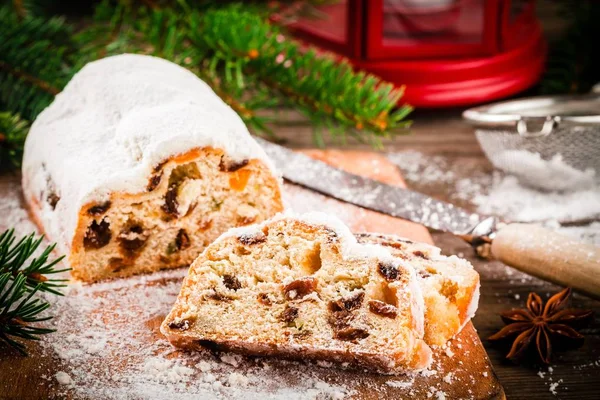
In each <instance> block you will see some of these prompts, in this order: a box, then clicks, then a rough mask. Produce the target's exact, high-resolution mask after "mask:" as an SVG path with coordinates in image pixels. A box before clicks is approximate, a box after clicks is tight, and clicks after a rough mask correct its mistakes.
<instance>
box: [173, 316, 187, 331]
mask: <svg viewBox="0 0 600 400" xmlns="http://www.w3.org/2000/svg"><path fill="white" fill-rule="evenodd" d="M191 324H192V321H190V320H189V319H182V320H179V321H173V322H171V323H170V324H169V328H171V329H179V330H180V331H187V330H188V329H190V326H191Z"/></svg>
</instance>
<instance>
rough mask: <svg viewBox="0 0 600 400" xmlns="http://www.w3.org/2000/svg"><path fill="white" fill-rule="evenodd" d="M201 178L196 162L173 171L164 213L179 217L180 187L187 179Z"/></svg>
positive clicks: (163, 207) (180, 166)
mask: <svg viewBox="0 0 600 400" xmlns="http://www.w3.org/2000/svg"><path fill="white" fill-rule="evenodd" d="M201 177H202V176H201V174H200V170H199V169H198V166H197V165H196V163H195V162H190V163H187V164H182V165H178V166H177V167H175V168H174V169H173V171H171V176H169V188H168V189H167V193H166V194H165V203H164V204H163V205H162V209H163V211H164V212H165V213H166V214H168V215H170V216H172V217H175V218H176V217H178V216H179V213H178V212H177V207H178V206H179V203H178V202H177V195H178V192H179V186H180V185H181V183H182V182H183V181H184V180H185V179H200V178H201Z"/></svg>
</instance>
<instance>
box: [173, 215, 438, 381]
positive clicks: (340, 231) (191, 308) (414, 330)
mask: <svg viewBox="0 0 600 400" xmlns="http://www.w3.org/2000/svg"><path fill="white" fill-rule="evenodd" d="M283 231H285V232H295V234H294V235H298V236H294V235H292V236H290V237H291V238H295V237H301V238H305V237H306V236H307V235H308V237H315V235H316V237H320V238H321V239H317V240H324V239H323V237H324V236H325V237H326V238H327V239H326V242H327V243H330V244H331V246H332V247H331V251H332V253H331V254H334V255H335V254H337V256H335V257H337V258H335V257H334V258H335V259H338V258H339V256H340V255H341V258H342V260H347V261H350V262H356V263H362V262H368V261H367V260H380V261H388V262H394V263H395V265H397V266H398V267H399V268H402V271H404V272H403V274H404V275H403V276H404V278H403V279H405V280H404V281H403V283H402V284H400V282H398V283H393V285H398V286H394V287H397V288H398V289H397V291H396V292H395V293H396V294H397V295H398V296H400V297H399V298H400V299H401V300H400V301H399V304H400V305H399V307H400V308H401V309H403V310H405V311H403V314H402V318H403V319H402V321H403V322H402V323H406V324H408V326H409V328H406V329H408V330H401V331H400V332H404V334H401V335H402V336H393V337H395V338H396V337H397V338H399V340H401V341H402V343H404V346H396V347H393V346H392V347H390V346H387V345H385V346H381V347H378V346H375V347H374V348H373V347H370V346H374V344H371V343H380V342H379V340H384V341H385V340H387V339H383V337H382V339H375V337H374V341H373V342H371V341H370V338H368V340H367V341H368V343H369V344H368V343H367V342H365V343H362V341H361V342H359V343H357V344H355V345H354V346H349V344H348V343H347V342H343V341H339V340H333V339H331V340H330V341H325V343H327V344H326V345H324V344H323V342H321V341H320V339H319V336H314V337H312V338H309V339H306V341H297V340H294V339H293V333H292V336H289V335H288V333H289V332H288V333H286V332H283V333H286V334H285V335H283V336H281V334H282V332H279V331H277V332H275V331H272V330H271V329H280V328H277V327H276V326H273V328H269V326H266V325H262V324H261V323H260V322H255V320H254V319H252V322H251V324H254V325H256V326H253V328H252V329H256V331H255V332H257V333H256V334H255V335H250V336H246V335H245V334H240V333H235V334H232V333H229V334H228V333H227V332H226V330H227V329H226V328H225V327H224V326H226V325H220V322H219V318H220V315H219V316H215V318H216V319H212V317H211V316H212V314H205V313H204V312H203V311H202V310H203V308H202V307H204V305H203V302H205V301H208V302H212V303H211V304H212V305H211V307H213V306H214V307H220V305H219V302H220V301H221V300H220V299H221V296H218V297H217V298H215V297H214V295H210V296H212V297H210V296H209V298H208V299H210V300H200V303H196V301H198V300H197V299H198V297H197V296H199V295H200V296H201V297H200V298H204V297H202V296H204V295H202V294H201V293H204V292H203V291H205V289H206V288H204V289H203V285H204V284H205V283H206V282H207V281H205V279H211V278H210V277H209V275H204V274H205V272H202V271H214V269H213V268H215V267H216V268H220V267H219V265H221V264H220V263H221V261H218V260H220V259H221V258H220V257H226V259H229V260H231V259H232V258H231V257H233V259H234V260H239V259H238V256H235V255H232V256H229V255H228V254H231V253H230V251H232V250H229V249H237V250H233V251H234V252H235V253H236V254H238V251H241V253H240V254H249V253H247V251H252V250H251V249H252V248H256V247H252V246H254V244H253V238H263V237H265V235H266V236H267V237H270V238H273V237H274V238H277V237H279V234H277V233H273V232H283ZM261 240H263V239H261ZM264 240H267V239H264ZM268 240H271V239H268ZM268 240H267V241H266V242H262V241H261V242H260V243H270V242H269V241H268ZM244 241H246V243H249V244H248V245H244V246H245V249H241V248H240V247H239V246H240V243H242V244H243V243H244ZM274 243H275V242H274ZM285 243H288V242H287V241H286V242H285ZM290 243H294V242H293V241H291V242H290ZM258 246H260V244H259V245H258ZM265 246H267V244H265ZM321 246H322V245H320V247H319V248H320V249H321V250H320V251H321V252H322V251H325V250H323V247H321ZM326 248H327V249H329V247H326ZM290 249H291V250H290V251H292V252H295V251H300V249H301V248H300V247H294V248H290ZM336 249H339V250H336ZM261 251H262V250H261ZM272 251H275V252H276V253H275V254H280V253H278V250H274V248H273V250H272ZM327 251H328V252H329V251H330V250H327ZM252 254H254V253H252ZM257 254H261V253H257ZM290 254H292V253H290ZM282 257H286V256H283V255H282ZM290 257H291V256H290ZM322 257H325V256H322ZM323 259H326V258H323ZM211 260H214V261H211ZM361 260H362V261H361ZM211 262H213V263H214V266H210V265H212V264H211ZM236 262H238V263H241V262H242V261H241V260H240V261H236ZM258 263H259V264H261V263H260V261H258ZM320 263H321V261H320V262H319V265H321V264H320ZM236 265H240V266H236ZM334 265H337V264H334ZM401 266H402V267H401ZM207 268H208V270H207ZM232 268H234V269H233V270H232V271H237V272H235V273H236V274H238V276H240V279H242V281H241V282H242V290H244V288H245V282H246V281H244V280H243V279H245V278H244V276H245V275H244V273H243V272H242V270H240V269H239V268H241V264H235V262H234V264H233V265H232ZM276 268H279V270H280V271H284V270H285V271H288V268H292V267H287V266H284V265H282V266H279V267H276ZM319 268H320V267H319ZM327 268H330V267H323V270H325V269H327ZM334 271H339V272H340V273H342V272H341V270H338V269H334ZM208 273H209V274H212V272H208ZM232 273H233V272H232ZM255 273H259V272H253V274H255ZM284 273H287V272H284ZM290 273H291V272H290ZM320 273H321V270H317V272H316V273H315V274H314V275H311V276H314V277H315V279H317V280H318V281H319V282H321V280H322V279H325V275H319V274H320ZM336 273H337V272H336ZM259 275H261V273H259ZM254 276H256V275H254ZM261 276H262V275H261ZM301 276H304V275H303V274H302V273H301ZM297 278H298V276H297V275H295V278H292V277H290V278H286V279H284V280H283V281H277V280H276V281H275V283H277V282H279V283H278V285H285V284H289V283H290V281H293V279H297ZM253 279H255V278H253ZM202 282H205V283H202ZM259 282H262V280H261V281H259ZM252 285H257V284H256V283H250V286H251V287H252ZM258 285H261V284H260V283H259V284H258ZM257 287H258V286H257ZM249 289H250V288H249ZM211 290H212V289H211ZM214 290H217V289H214ZM219 290H220V289H219ZM257 290H258V289H257ZM261 290H262V289H261ZM277 290H280V289H277ZM321 290H326V289H324V288H322V289H321ZM395 290H396V289H395ZM367 292H369V291H368V290H367ZM327 293H330V292H319V294H318V295H317V294H316V293H313V294H315V295H316V297H315V298H313V299H312V300H310V303H311V304H313V303H312V302H313V301H315V302H316V303H314V304H320V302H321V301H325V299H327V298H329V297H328V296H330V295H329V294H327ZM369 293H370V292H369ZM369 296H371V295H369ZM245 298H247V297H245ZM368 298H369V299H372V297H368ZM233 301H234V303H230V302H228V301H227V300H226V303H221V304H224V307H226V308H227V309H228V308H229V307H231V306H235V307H238V306H237V305H235V304H238V303H237V301H238V300H233ZM239 301H242V300H239ZM244 301H246V300H244ZM327 301H328V300H327ZM365 301H366V300H365ZM275 304H280V305H281V303H273V307H275ZM288 304H289V303H288ZM292 304H294V305H298V304H302V302H301V303H292ZM284 305H285V304H284ZM284 305H281V306H282V307H283V306H284ZM244 307H246V305H244ZM286 307H287V306H286ZM298 307H300V306H298ZM315 307H316V306H315ZM423 307H424V306H423V299H422V293H421V289H420V287H419V285H418V284H417V279H416V275H415V272H414V270H413V269H412V267H410V266H408V265H407V264H406V263H405V262H404V261H403V260H401V259H398V258H396V257H394V256H392V255H391V253H390V251H389V250H388V249H386V248H384V247H382V246H379V245H369V244H367V245H363V244H359V243H357V242H356V238H355V237H354V235H352V234H351V233H350V231H349V230H348V228H347V227H346V226H345V225H344V224H343V223H342V222H341V221H339V220H338V219H337V218H335V217H333V216H329V215H327V216H326V215H324V214H320V213H309V214H304V215H296V214H293V213H290V212H287V213H284V214H279V215H277V216H276V217H274V218H272V219H270V220H268V221H266V222H263V223H261V224H255V225H251V226H248V227H243V228H234V229H231V230H229V231H228V232H226V233H225V234H223V235H222V236H221V237H220V238H218V239H217V240H216V241H215V242H213V243H212V244H211V245H210V246H209V247H208V248H207V249H206V250H205V251H204V252H203V253H202V254H201V255H200V256H199V257H198V259H197V260H196V261H195V262H194V263H193V264H192V266H191V267H190V271H189V273H188V276H187V277H186V278H185V280H184V283H183V285H182V290H181V292H180V295H179V297H178V299H177V302H176V303H175V305H174V306H173V309H172V310H171V312H170V313H169V315H168V316H167V317H166V319H165V321H164V322H163V324H162V325H161V332H162V333H163V334H164V335H165V336H166V337H167V338H168V339H169V341H170V342H171V343H172V344H173V345H175V346H178V347H183V348H188V349H199V348H208V349H212V350H226V351H235V352H238V353H241V354H247V355H262V356H276V357H283V358H291V359H312V360H326V361H334V362H339V363H348V364H349V365H351V366H355V367H364V368H368V369H371V370H374V371H377V372H380V373H384V374H398V373H404V372H407V371H410V370H419V369H423V368H426V367H427V366H428V365H429V364H430V362H431V349H430V348H429V346H428V345H427V344H426V343H425V342H424V341H423V340H422V337H423V329H424V328H423V313H424V309H423ZM253 310H254V309H253ZM301 310H302V309H301ZM257 311H259V312H261V313H262V312H268V311H263V310H257ZM252 312H253V313H254V312H255V311H252ZM303 312H304V311H301V313H303ZM217 315H218V314H217ZM236 315H238V316H239V318H241V319H242V320H243V321H248V319H247V318H245V317H244V315H245V314H239V311H238V314H236ZM301 315H306V318H309V317H308V315H309V314H301ZM371 315H372V314H371ZM255 317H256V318H258V319H260V320H261V321H262V320H263V319H262V318H266V319H264V321H270V322H268V323H267V324H272V323H274V322H273V320H272V319H271V317H268V316H267V317H264V316H263V315H262V314H260V316H259V314H255ZM207 318H208V320H207ZM369 318H376V319H377V318H379V320H378V321H379V322H378V323H382V324H383V325H377V326H384V327H385V326H386V325H389V324H394V322H391V321H394V320H393V319H389V318H383V317H379V316H377V317H373V316H372V317H369ZM406 318H408V319H406ZM187 319H190V320H194V321H196V322H195V324H196V325H195V327H191V328H189V329H188V328H185V329H184V330H181V329H179V328H178V325H177V324H180V323H181V322H182V321H184V320H185V321H187ZM205 320H206V321H207V322H204V321H205ZM210 321H212V322H210ZM256 321H258V320H256ZM398 321H399V320H398ZM186 323H187V322H186ZM205 323H208V324H209V325H211V324H213V323H216V324H219V326H220V328H219V331H217V332H213V333H210V332H209V331H210V329H212V328H204V327H205V325H204V324H205ZM233 323H234V324H235V322H233ZM315 323H316V324H317V326H322V325H319V324H320V323H319V322H316V321H315ZM397 323H400V322H397ZM174 324H175V325H174ZM192 324H194V323H192ZM244 324H246V323H245V322H244ZM227 326H228V325H227ZM234 326H235V325H234ZM389 326H390V327H391V325H389ZM238 328H239V326H238ZM238 328H234V330H235V329H238ZM205 329H209V331H206V330H205ZM242 329H244V330H245V329H246V327H244V328H242ZM282 329H284V330H285V329H286V328H285V327H284V328H282ZM305 329H306V328H305ZM309 329H310V328H309ZM373 329H375V328H373ZM383 329H388V328H383ZM390 329H391V328H390ZM394 329H395V328H394ZM403 329H404V328H403ZM245 332H247V331H245ZM260 332H263V333H260ZM271 332H273V333H271ZM392 332H393V331H392ZM407 332H411V333H410V334H407ZM374 335H375V333H374ZM394 335H395V334H394ZM284 337H287V339H284ZM318 343H322V344H318ZM382 343H383V342H382ZM387 343H389V342H387ZM375 349H376V350H375Z"/></svg>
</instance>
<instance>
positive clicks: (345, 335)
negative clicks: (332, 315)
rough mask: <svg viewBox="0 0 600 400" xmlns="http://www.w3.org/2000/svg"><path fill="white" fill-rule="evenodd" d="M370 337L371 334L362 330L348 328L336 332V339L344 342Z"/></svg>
mask: <svg viewBox="0 0 600 400" xmlns="http://www.w3.org/2000/svg"><path fill="white" fill-rule="evenodd" d="M369 335H370V334H369V332H367V331H366V330H365V329H362V328H353V327H348V328H344V329H339V330H336V331H334V337H335V338H336V339H339V340H344V341H352V340H358V339H364V338H366V337H368V336H369Z"/></svg>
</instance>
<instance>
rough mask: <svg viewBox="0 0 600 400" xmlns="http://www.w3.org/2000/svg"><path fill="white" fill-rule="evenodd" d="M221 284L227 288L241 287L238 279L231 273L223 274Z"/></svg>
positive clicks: (235, 288)
mask: <svg viewBox="0 0 600 400" xmlns="http://www.w3.org/2000/svg"><path fill="white" fill-rule="evenodd" d="M223 284H224V285H225V287H226V288H227V289H229V290H234V291H235V290H239V289H241V288H242V284H241V283H240V281H239V280H238V279H237V278H236V277H235V276H233V275H228V274H225V275H223Z"/></svg>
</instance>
